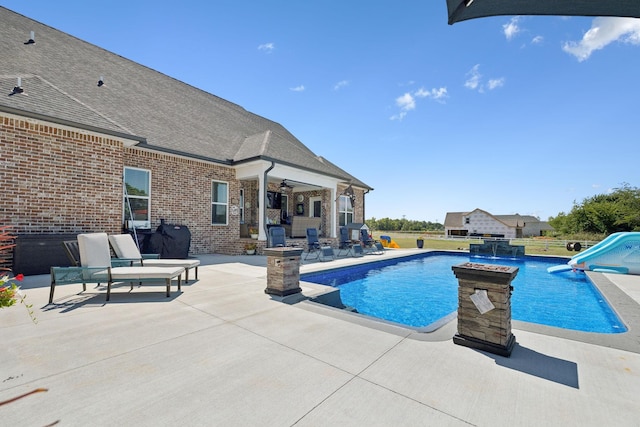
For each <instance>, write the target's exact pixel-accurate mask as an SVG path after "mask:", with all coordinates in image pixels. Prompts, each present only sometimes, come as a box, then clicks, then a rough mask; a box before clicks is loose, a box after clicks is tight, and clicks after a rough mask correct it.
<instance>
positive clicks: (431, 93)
mask: <svg viewBox="0 0 640 427" xmlns="http://www.w3.org/2000/svg"><path fill="white" fill-rule="evenodd" d="M414 95H415V96H417V97H418V98H432V99H435V100H436V101H438V100H440V101H441V100H442V99H443V98H446V97H447V88H446V87H441V88H437V89H436V88H433V89H431V90H428V89H424V88H420V89H418V90H417V91H415V92H414Z"/></svg>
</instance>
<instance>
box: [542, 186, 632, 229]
mask: <svg viewBox="0 0 640 427" xmlns="http://www.w3.org/2000/svg"><path fill="white" fill-rule="evenodd" d="M549 224H550V225H551V226H552V227H553V228H555V230H556V232H558V233H560V234H577V233H593V234H603V235H608V234H611V233H616V232H619V231H640V189H638V188H637V187H631V186H630V185H629V184H627V183H623V184H621V187H620V188H614V189H613V190H612V191H611V192H610V193H607V194H597V195H595V196H593V197H589V198H586V199H584V200H583V201H582V203H576V202H574V204H573V208H571V212H569V213H564V212H560V213H559V214H558V215H557V216H556V217H550V218H549Z"/></svg>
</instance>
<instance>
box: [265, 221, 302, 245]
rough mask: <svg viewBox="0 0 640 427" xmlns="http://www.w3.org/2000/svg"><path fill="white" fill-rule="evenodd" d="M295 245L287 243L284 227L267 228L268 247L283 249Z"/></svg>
mask: <svg viewBox="0 0 640 427" xmlns="http://www.w3.org/2000/svg"><path fill="white" fill-rule="evenodd" d="M296 246H298V244H297V243H291V244H290V243H287V238H286V232H285V229H284V227H282V226H276V227H269V247H270V248H285V247H296Z"/></svg>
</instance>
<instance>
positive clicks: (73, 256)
mask: <svg viewBox="0 0 640 427" xmlns="http://www.w3.org/2000/svg"><path fill="white" fill-rule="evenodd" d="M62 245H63V246H64V250H65V252H66V253H67V257H68V258H69V261H70V262H71V265H73V266H74V267H80V249H79V248H78V241H77V240H65V241H64V242H62Z"/></svg>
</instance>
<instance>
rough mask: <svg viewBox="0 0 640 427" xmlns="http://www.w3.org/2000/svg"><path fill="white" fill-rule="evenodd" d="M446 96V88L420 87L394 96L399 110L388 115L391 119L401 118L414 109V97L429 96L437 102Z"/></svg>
mask: <svg viewBox="0 0 640 427" xmlns="http://www.w3.org/2000/svg"><path fill="white" fill-rule="evenodd" d="M446 97H447V88H446V87H441V88H433V89H431V90H428V89H425V88H420V89H418V90H416V91H415V92H413V93H410V92H406V93H405V94H404V95H402V96H399V97H397V98H396V106H397V107H399V108H400V112H399V113H398V114H395V115H393V116H391V117H390V119H391V120H402V119H403V118H404V117H405V116H406V115H407V113H408V112H409V111H411V110H415V109H416V98H431V99H434V100H436V101H438V102H442V103H443V102H444V101H443V99H444V98H446Z"/></svg>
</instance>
